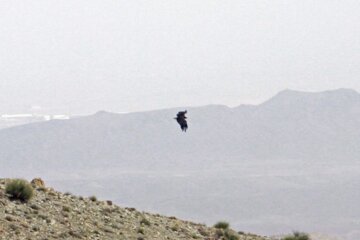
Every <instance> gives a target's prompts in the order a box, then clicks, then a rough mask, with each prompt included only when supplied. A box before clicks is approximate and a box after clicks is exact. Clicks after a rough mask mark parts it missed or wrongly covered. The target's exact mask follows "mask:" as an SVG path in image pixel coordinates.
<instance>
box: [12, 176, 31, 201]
mask: <svg viewBox="0 0 360 240" xmlns="http://www.w3.org/2000/svg"><path fill="white" fill-rule="evenodd" d="M5 192H6V194H8V195H9V196H10V198H11V199H16V200H20V201H23V202H27V201H29V200H30V199H31V198H32V197H33V195H34V189H33V187H32V186H31V184H30V183H28V182H27V181H26V180H23V179H14V180H12V181H10V182H9V183H7V184H6V187H5Z"/></svg>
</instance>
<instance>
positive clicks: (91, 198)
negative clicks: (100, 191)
mask: <svg viewBox="0 0 360 240" xmlns="http://www.w3.org/2000/svg"><path fill="white" fill-rule="evenodd" d="M89 199H90V200H91V201H93V202H96V201H97V198H96V197H95V196H91V197H89Z"/></svg>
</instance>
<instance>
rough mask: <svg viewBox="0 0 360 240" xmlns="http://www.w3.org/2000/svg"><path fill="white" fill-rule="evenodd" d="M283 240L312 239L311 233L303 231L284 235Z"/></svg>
mask: <svg viewBox="0 0 360 240" xmlns="http://www.w3.org/2000/svg"><path fill="white" fill-rule="evenodd" d="M282 240H311V239H310V237H309V234H307V233H302V232H297V231H295V232H293V234H292V235H289V236H286V237H284V238H283V239H282Z"/></svg>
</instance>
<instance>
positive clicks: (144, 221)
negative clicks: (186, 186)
mask: <svg viewBox="0 0 360 240" xmlns="http://www.w3.org/2000/svg"><path fill="white" fill-rule="evenodd" d="M10 182H12V181H10V180H4V179H0V208H3V207H4V208H3V209H4V217H3V220H1V219H0V236H1V237H0V239H6V240H15V239H38V238H39V237H40V236H41V239H48V240H55V239H139V240H145V239H152V240H159V239H198V240H204V239H218V240H220V239H221V240H246V239H248V240H250V239H251V240H265V238H262V237H259V236H255V235H252V236H251V237H250V238H249V236H250V235H249V234H246V235H244V236H241V237H238V235H237V233H236V232H234V231H233V230H231V229H222V228H212V227H207V226H206V225H205V224H196V223H193V222H190V221H182V220H180V219H177V218H176V217H165V216H162V215H159V214H150V213H147V212H139V211H138V210H136V209H135V208H127V209H125V208H121V207H119V206H116V205H115V204H112V202H111V201H98V200H97V199H96V197H95V196H93V197H90V198H86V199H84V198H81V197H77V196H75V195H70V194H66V195H65V194H63V193H60V192H57V191H55V190H54V189H52V188H51V187H48V188H46V189H47V191H42V190H39V189H40V188H41V186H38V185H37V186H36V188H34V194H35V192H36V194H35V195H34V196H33V198H32V199H31V202H30V203H27V204H21V203H19V202H17V201H14V202H12V201H11V199H9V198H7V197H6V196H7V194H5V184H6V183H10ZM43 184H44V183H43ZM35 189H36V190H35ZM9 196H10V195H9ZM81 199H82V200H81ZM92 201H94V202H95V203H93V202H92ZM220 225H221V224H220ZM227 226H228V225H227ZM216 234H218V235H221V237H220V238H216V236H217V235H216ZM39 239H40V238H39Z"/></svg>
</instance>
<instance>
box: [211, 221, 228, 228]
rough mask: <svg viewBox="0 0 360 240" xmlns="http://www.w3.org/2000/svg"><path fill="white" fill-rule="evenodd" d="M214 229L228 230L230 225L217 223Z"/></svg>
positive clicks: (222, 222)
mask: <svg viewBox="0 0 360 240" xmlns="http://www.w3.org/2000/svg"><path fill="white" fill-rule="evenodd" d="M214 228H218V229H228V228H229V223H227V222H224V221H221V222H217V223H216V224H215V225H214Z"/></svg>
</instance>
